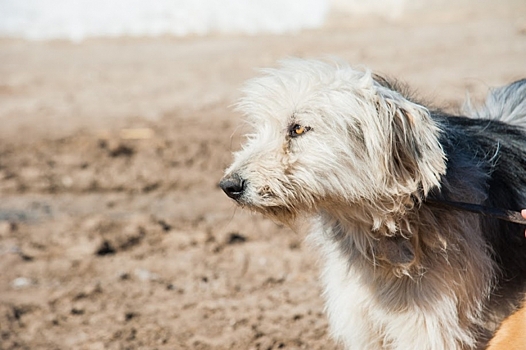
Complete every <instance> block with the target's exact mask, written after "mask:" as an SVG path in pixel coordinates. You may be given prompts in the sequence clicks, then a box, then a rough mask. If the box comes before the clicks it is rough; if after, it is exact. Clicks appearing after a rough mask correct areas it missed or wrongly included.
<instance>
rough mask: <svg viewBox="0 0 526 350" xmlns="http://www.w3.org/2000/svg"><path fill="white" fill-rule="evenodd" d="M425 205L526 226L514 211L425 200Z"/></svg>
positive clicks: (525, 220) (518, 213) (470, 204)
mask: <svg viewBox="0 0 526 350" xmlns="http://www.w3.org/2000/svg"><path fill="white" fill-rule="evenodd" d="M426 203H427V204H429V205H432V206H434V207H438V208H453V209H457V210H465V211H469V212H472V213H477V214H482V215H486V216H493V217H495V218H497V219H500V220H505V221H510V222H514V223H516V224H521V225H525V226H526V219H524V218H523V217H522V215H521V213H520V212H518V211H514V210H507V209H501V208H492V207H486V206H484V205H480V204H472V203H463V202H452V201H447V200H439V199H431V198H427V199H426Z"/></svg>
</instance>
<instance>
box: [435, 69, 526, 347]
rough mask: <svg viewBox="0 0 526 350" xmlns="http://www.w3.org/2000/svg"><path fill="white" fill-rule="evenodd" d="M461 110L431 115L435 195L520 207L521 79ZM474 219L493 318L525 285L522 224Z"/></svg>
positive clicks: (524, 146) (524, 113)
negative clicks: (440, 154)
mask: <svg viewBox="0 0 526 350" xmlns="http://www.w3.org/2000/svg"><path fill="white" fill-rule="evenodd" d="M466 114H467V115H468V117H469V118H466V117H446V116H442V115H440V114H437V115H436V116H435V117H436V118H437V120H438V121H439V123H441V124H442V125H444V127H443V130H447V134H444V135H443V136H442V144H443V146H444V149H445V152H446V154H447V158H448V171H447V174H446V176H445V177H444V179H443V185H442V189H441V191H440V193H438V194H435V195H436V196H437V197H439V198H443V199H454V200H457V201H464V202H474V203H479V204H484V205H486V206H489V207H494V208H504V209H511V210H516V211H520V209H523V208H526V80H525V79H523V80H519V81H517V82H515V83H512V84H510V85H507V86H505V87H502V88H498V89H494V90H492V91H491V92H490V94H489V95H488V97H487V99H486V102H485V104H484V106H483V107H482V108H480V109H477V110H475V109H473V108H471V107H468V108H467V113H466ZM446 125H447V126H446ZM480 220H481V231H482V234H483V235H484V238H485V240H486V242H487V244H488V246H489V247H490V249H491V251H492V258H493V260H494V261H495V264H496V276H495V279H496V281H495V287H494V290H493V293H492V294H491V301H490V303H489V305H488V309H489V310H492V312H491V314H492V315H488V316H489V317H488V319H489V320H491V319H493V321H496V322H498V321H499V320H500V319H501V317H502V316H505V315H508V314H510V313H511V312H513V310H515V309H516V308H517V307H518V305H519V303H520V301H521V300H522V298H523V296H524V292H525V291H526V239H525V238H524V229H525V228H524V227H523V226H521V225H518V224H514V223H510V222H507V221H502V220H498V219H495V218H493V217H487V216H482V217H481V218H480ZM521 317H522V318H524V317H526V312H525V311H522V312H519V313H517V314H516V316H514V317H512V318H510V320H509V321H507V325H506V327H503V329H505V330H506V332H504V331H500V332H499V333H498V337H499V338H506V335H508V336H510V335H511V336H512V335H513V332H512V331H510V329H512V328H513V327H515V328H517V327H519V328H523V327H524V326H525V324H526V320H524V322H522V321H521V322H519V320H520V319H521ZM520 331H521V332H524V331H526V329H521V330H520ZM503 333H505V335H504V334H503ZM512 348H513V347H512Z"/></svg>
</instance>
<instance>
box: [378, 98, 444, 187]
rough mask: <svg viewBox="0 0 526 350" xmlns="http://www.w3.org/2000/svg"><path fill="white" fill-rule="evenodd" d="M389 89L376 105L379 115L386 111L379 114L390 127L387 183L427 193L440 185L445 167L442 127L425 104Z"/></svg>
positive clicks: (388, 132)
mask: <svg viewBox="0 0 526 350" xmlns="http://www.w3.org/2000/svg"><path fill="white" fill-rule="evenodd" d="M389 92H390V94H389V95H390V96H389V95H388V96H385V95H384V96H381V97H380V101H379V103H378V104H379V105H378V107H377V110H378V112H379V114H384V115H383V116H380V117H381V118H382V117H383V121H384V122H385V123H386V125H384V128H388V130H386V134H387V135H388V139H387V140H385V142H386V145H385V146H386V149H387V150H388V151H387V152H386V159H385V166H386V170H387V171H388V174H389V181H388V182H390V183H388V185H389V186H391V187H398V190H401V191H403V192H413V191H414V190H415V186H417V187H420V188H421V189H422V190H423V192H424V194H426V193H427V192H428V191H429V190H430V189H431V188H433V187H435V186H438V185H439V183H440V176H441V175H442V174H444V173H445V169H446V165H445V155H444V151H443V149H442V146H441V144H440V142H439V128H438V126H437V125H436V123H435V122H434V121H433V120H432V118H431V116H430V114H429V111H428V110H427V109H426V108H425V107H423V106H420V105H418V104H416V103H413V102H411V101H409V100H407V99H405V98H404V97H402V96H401V95H399V94H398V93H396V92H394V91H389ZM400 186H402V187H403V188H400Z"/></svg>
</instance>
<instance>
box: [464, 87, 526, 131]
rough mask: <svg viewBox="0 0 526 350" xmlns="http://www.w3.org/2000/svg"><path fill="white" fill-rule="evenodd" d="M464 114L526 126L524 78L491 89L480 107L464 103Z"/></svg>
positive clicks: (525, 88)
mask: <svg viewBox="0 0 526 350" xmlns="http://www.w3.org/2000/svg"><path fill="white" fill-rule="evenodd" d="M464 110H465V112H466V115H467V116H468V117H471V118H477V119H492V120H499V121H502V122H505V123H508V124H513V125H517V126H521V127H523V128H526V79H521V80H518V81H516V82H514V83H511V84H510V85H507V86H503V87H500V88H496V89H492V90H491V91H490V92H489V94H488V96H487V97H486V102H485V103H484V105H483V106H482V107H481V108H478V109H476V108H473V107H472V105H471V103H470V102H469V100H468V101H467V102H466V104H465V105H464Z"/></svg>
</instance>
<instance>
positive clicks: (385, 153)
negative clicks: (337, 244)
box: [220, 60, 445, 220]
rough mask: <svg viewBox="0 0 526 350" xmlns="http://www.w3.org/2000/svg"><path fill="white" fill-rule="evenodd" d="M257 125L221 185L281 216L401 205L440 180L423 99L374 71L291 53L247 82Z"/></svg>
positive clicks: (246, 100)
mask: <svg viewBox="0 0 526 350" xmlns="http://www.w3.org/2000/svg"><path fill="white" fill-rule="evenodd" d="M238 108H239V110H240V111H242V112H243V113H244V115H245V117H246V119H247V121H248V125H249V127H250V132H249V134H248V135H247V141H246V143H245V145H244V146H243V148H242V150H240V151H239V152H237V153H235V159H234V162H233V164H232V165H231V166H230V167H229V168H228V169H227V170H226V174H225V176H224V177H223V179H222V180H221V183H220V186H221V187H222V189H223V190H224V191H225V193H226V194H227V195H228V196H229V197H231V198H233V199H235V200H236V201H237V202H238V203H239V204H240V205H242V206H246V207H248V208H251V209H254V210H257V211H260V212H263V213H264V214H267V215H270V216H273V217H276V218H278V219H281V220H284V219H286V218H287V217H290V216H294V214H297V213H299V212H302V211H310V210H317V209H323V208H327V207H335V206H342V205H346V206H348V205H351V206H352V205H356V204H361V203H364V202H371V203H373V202H383V203H388V202H393V203H401V202H403V200H405V199H406V198H407V197H408V196H409V197H413V196H417V197H418V196H420V195H421V194H425V193H427V192H428V191H429V190H430V189H431V188H432V187H434V186H438V185H439V181H440V176H441V175H442V174H443V173H444V172H445V160H444V153H443V150H442V148H441V146H440V143H439V141H438V136H439V130H438V128H437V126H436V125H435V123H434V122H433V121H432V119H431V117H430V115H429V112H428V111H427V109H425V108H424V107H422V106H420V105H418V104H415V103H413V102H410V101H409V100H407V99H406V98H404V97H403V96H402V95H401V94H400V93H399V92H397V91H394V90H393V89H391V88H390V87H389V86H388V84H387V83H386V82H385V81H384V80H381V79H379V78H375V77H374V76H373V75H372V74H371V73H370V72H369V71H360V70H355V69H353V68H351V67H349V66H346V65H332V64H329V63H325V62H320V61H311V60H289V61H286V62H284V63H282V65H281V67H280V68H277V69H268V70H265V71H263V75H262V76H260V77H258V78H255V79H253V80H251V81H249V82H248V83H247V85H246V86H245V89H244V97H243V98H242V99H241V100H240V102H239V104H238Z"/></svg>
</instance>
